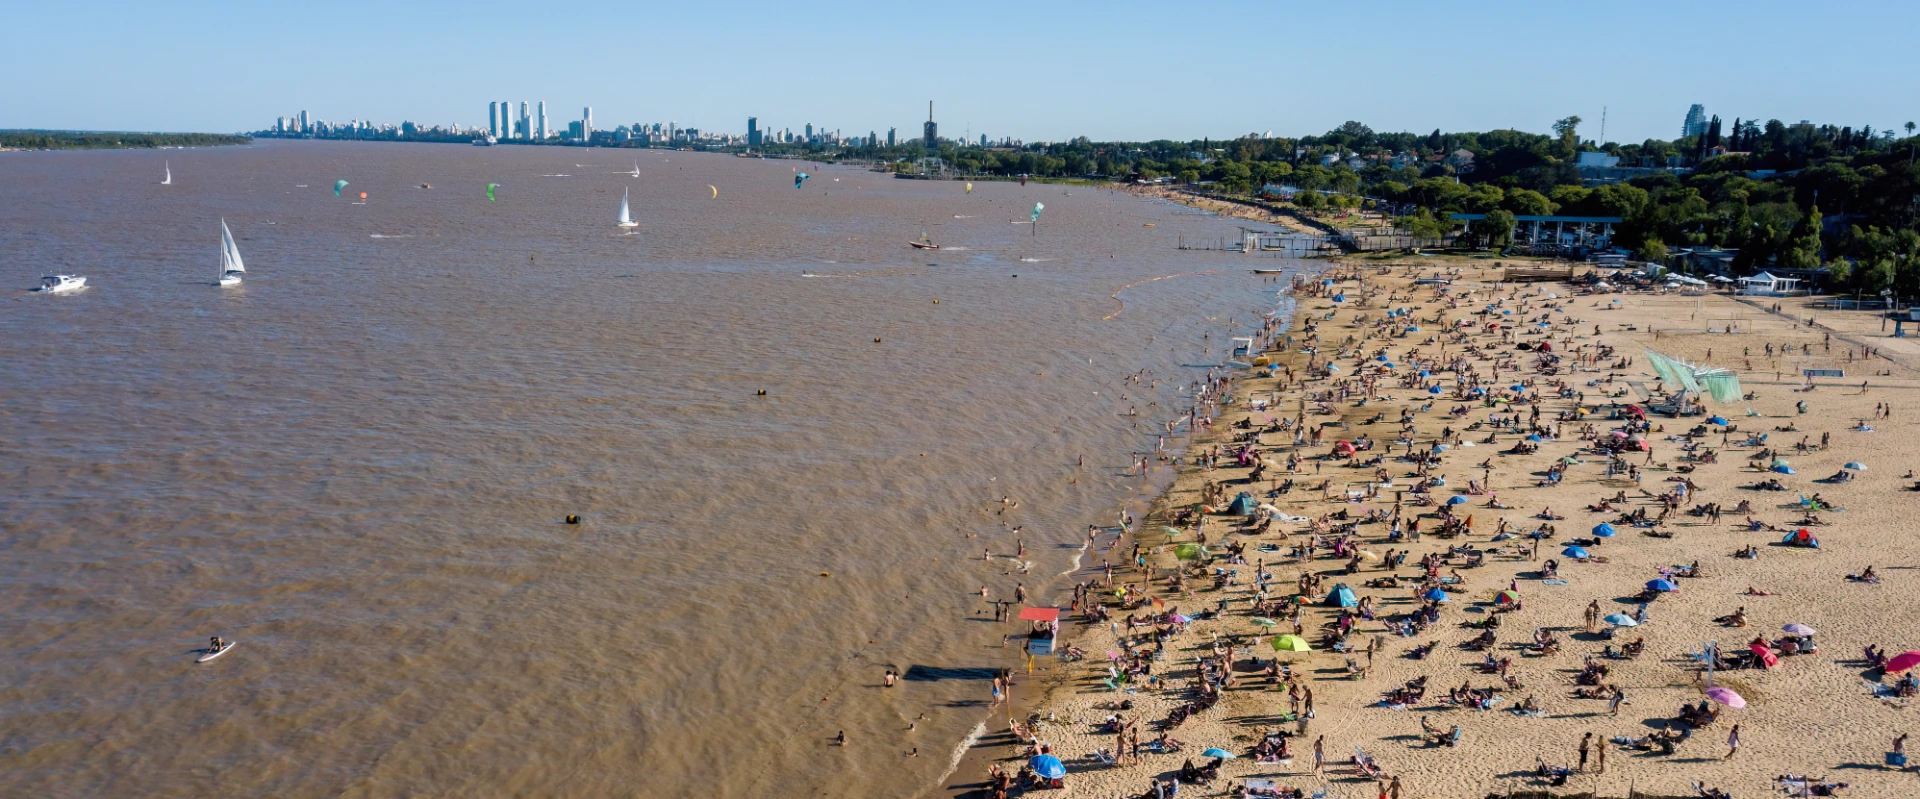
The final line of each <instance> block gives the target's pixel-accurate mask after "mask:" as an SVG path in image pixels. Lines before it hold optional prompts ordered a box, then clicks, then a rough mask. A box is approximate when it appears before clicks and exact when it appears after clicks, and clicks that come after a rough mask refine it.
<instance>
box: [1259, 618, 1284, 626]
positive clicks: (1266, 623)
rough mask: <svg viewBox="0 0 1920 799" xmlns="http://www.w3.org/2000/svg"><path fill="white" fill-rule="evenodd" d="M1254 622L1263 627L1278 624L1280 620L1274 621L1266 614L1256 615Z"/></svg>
mask: <svg viewBox="0 0 1920 799" xmlns="http://www.w3.org/2000/svg"><path fill="white" fill-rule="evenodd" d="M1253 623H1254V624H1258V625H1260V626H1262V627H1273V626H1276V625H1278V624H1279V623H1280V622H1277V621H1274V620H1272V619H1269V618H1266V617H1264V616H1255V617H1253Z"/></svg>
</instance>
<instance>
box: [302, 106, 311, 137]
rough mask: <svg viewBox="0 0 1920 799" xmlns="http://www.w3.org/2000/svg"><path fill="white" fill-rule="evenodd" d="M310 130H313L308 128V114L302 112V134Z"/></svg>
mask: <svg viewBox="0 0 1920 799" xmlns="http://www.w3.org/2000/svg"><path fill="white" fill-rule="evenodd" d="M309 130H312V128H309V127H307V112H305V111H301V112H300V132H301V133H306V132H307V131H309Z"/></svg>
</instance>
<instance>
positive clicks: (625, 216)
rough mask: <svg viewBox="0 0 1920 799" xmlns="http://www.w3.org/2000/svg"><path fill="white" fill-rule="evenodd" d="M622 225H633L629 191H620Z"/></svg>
mask: <svg viewBox="0 0 1920 799" xmlns="http://www.w3.org/2000/svg"><path fill="white" fill-rule="evenodd" d="M619 221H620V226H621V227H633V225H634V221H633V212H632V210H630V209H629V208H628V207H627V192H626V191H622V192H620V220H619Z"/></svg>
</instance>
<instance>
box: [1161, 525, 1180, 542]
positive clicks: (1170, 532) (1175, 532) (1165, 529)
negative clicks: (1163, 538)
mask: <svg viewBox="0 0 1920 799" xmlns="http://www.w3.org/2000/svg"><path fill="white" fill-rule="evenodd" d="M1160 530H1161V531H1162V532H1164V533H1166V534H1167V540H1168V541H1172V540H1173V537H1174V536H1177V535H1179V534H1180V531H1179V530H1175V529H1173V528H1171V527H1162V528H1160Z"/></svg>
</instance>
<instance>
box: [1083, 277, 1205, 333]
mask: <svg viewBox="0 0 1920 799" xmlns="http://www.w3.org/2000/svg"><path fill="white" fill-rule="evenodd" d="M1219 272H1220V270H1218V269H1209V270H1207V271H1205V272H1181V273H1180V274H1177V275H1161V276H1159V277H1150V278H1147V279H1146V280H1136V281H1134V282H1132V283H1128V284H1126V285H1124V286H1121V287H1120V288H1119V289H1117V290H1115V291H1114V292H1113V302H1114V304H1115V305H1118V306H1120V307H1119V308H1118V309H1115V310H1114V312H1113V313H1110V314H1107V315H1106V316H1102V317H1100V321H1102V322H1105V321H1107V320H1108V319H1112V318H1114V317H1116V316H1119V315H1120V312H1121V311H1125V310H1126V309H1127V304H1126V303H1125V302H1122V301H1121V300H1120V292H1122V291H1126V290H1127V289H1130V288H1133V287H1134V286H1140V285H1145V284H1147V283H1157V282H1159V281H1162V280H1170V279H1172V278H1176V277H1186V276H1188V275H1213V274H1219Z"/></svg>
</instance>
